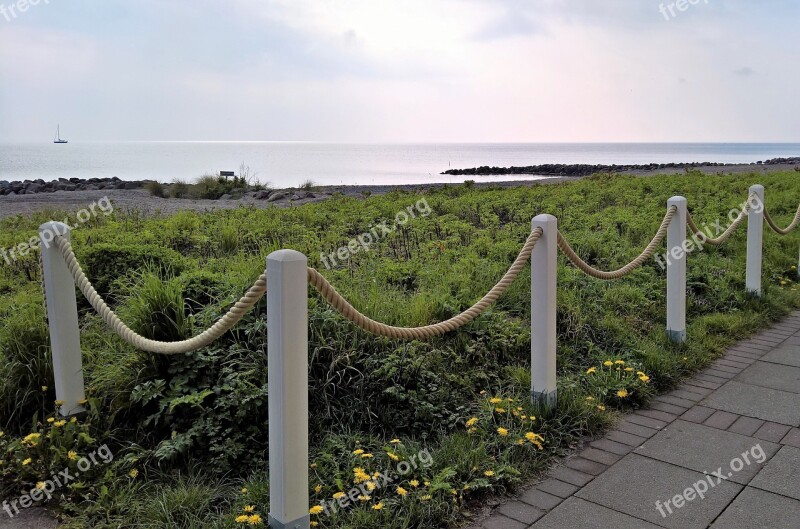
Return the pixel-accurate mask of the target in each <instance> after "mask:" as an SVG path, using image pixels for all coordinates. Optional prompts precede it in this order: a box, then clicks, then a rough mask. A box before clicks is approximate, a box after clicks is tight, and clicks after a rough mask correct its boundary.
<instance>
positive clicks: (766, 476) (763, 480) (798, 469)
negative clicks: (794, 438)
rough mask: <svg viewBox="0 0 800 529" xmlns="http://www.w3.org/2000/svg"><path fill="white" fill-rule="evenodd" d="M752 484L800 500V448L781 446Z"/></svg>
mask: <svg viewBox="0 0 800 529" xmlns="http://www.w3.org/2000/svg"><path fill="white" fill-rule="evenodd" d="M762 446H763V445H762ZM750 486H751V487H755V488H757V489H761V490H766V491H769V492H774V493H775V494H780V495H781V496H788V497H789V498H794V499H795V500H800V448H795V447H793V446H784V447H783V448H781V450H780V452H778V453H777V454H776V455H775V456H774V457H773V458H772V459H770V460H769V462H768V463H767V465H766V466H765V467H764V468H763V469H762V470H761V472H759V473H758V475H757V476H756V477H755V478H753V481H751V482H750Z"/></svg>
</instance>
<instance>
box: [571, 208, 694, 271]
mask: <svg viewBox="0 0 800 529" xmlns="http://www.w3.org/2000/svg"><path fill="white" fill-rule="evenodd" d="M677 211H678V208H677V207H675V206H672V207H671V208H669V210H668V211H667V214H666V215H664V220H663V221H661V226H660V227H659V228H658V231H657V232H656V234H655V236H654V237H653V239H652V240H651V241H650V244H648V245H647V247H646V248H645V249H644V251H643V252H642V253H640V254H639V256H638V257H637V258H636V259H634V260H633V261H631V262H630V263H628V264H626V265H625V266H623V267H622V268H619V269H617V270H612V271H610V272H606V271H604V270H599V269H597V268H595V267H593V266H592V265H590V264H589V263H587V262H586V261H584V260H583V259H581V258H580V257H579V256H578V254H576V253H575V250H573V249H572V247H571V246H570V245H569V243H568V242H567V239H566V238H565V237H564V234H562V233H561V230H559V231H558V247H559V248H560V249H561V251H562V252H564V255H566V256H567V259H569V260H570V261H571V262H572V264H574V265H575V266H576V267H578V268H579V269H580V270H581V271H582V272H583V273H585V274H586V275H588V276H591V277H595V278H597V279H604V280H609V279H619V278H621V277H625V276H626V275H628V274H630V273H631V272H632V271H634V270H635V269H637V268H639V267H640V266H641V265H642V263H644V262H645V261H646V260H647V259H649V258H651V257H652V256H653V254H654V253H655V251H656V248H658V245H659V244H661V241H662V240H663V239H664V237H665V236H666V235H667V229H668V228H669V223H670V221H672V217H674V216H675V213H676V212H677Z"/></svg>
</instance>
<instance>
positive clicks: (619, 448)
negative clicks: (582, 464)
mask: <svg viewBox="0 0 800 529" xmlns="http://www.w3.org/2000/svg"><path fill="white" fill-rule="evenodd" d="M611 433H614V432H611ZM628 435H630V434H628ZM589 445H590V446H591V447H592V448H597V449H598V450H605V451H606V452H611V453H612V454H617V455H618V456H624V455H628V454H629V453H630V452H631V450H633V449H634V447H633V446H630V445H627V444H623V443H618V442H616V441H612V440H610V439H607V438H606V439H600V440H597V441H592V442H591V443H589Z"/></svg>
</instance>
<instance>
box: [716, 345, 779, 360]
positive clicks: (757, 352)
mask: <svg viewBox="0 0 800 529" xmlns="http://www.w3.org/2000/svg"><path fill="white" fill-rule="evenodd" d="M771 349H772V348H771V347H770V348H768V349H767V351H769V350H771ZM727 352H728V353H733V354H736V355H739V356H744V357H747V358H752V359H754V360H758V359H759V358H761V357H762V356H764V352H765V351H763V350H761V349H751V348H750V347H742V346H739V345H736V346H734V347H731V348H730V349H728V351H727Z"/></svg>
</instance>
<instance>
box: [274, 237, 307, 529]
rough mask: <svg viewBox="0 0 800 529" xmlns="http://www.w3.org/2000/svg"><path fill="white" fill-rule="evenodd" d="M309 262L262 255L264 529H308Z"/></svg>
mask: <svg viewBox="0 0 800 529" xmlns="http://www.w3.org/2000/svg"><path fill="white" fill-rule="evenodd" d="M307 265H308V260H307V259H306V256H305V255H303V254H301V253H300V252H296V251H294V250H279V251H277V252H273V253H271V254H269V256H267V362H268V369H269V375H268V381H269V397H268V401H269V494H270V502H269V508H270V513H269V526H270V527H271V528H272V529H308V528H309V527H310V524H311V522H310V516H309V512H308V509H309V504H308V501H309V494H308V420H309V417H308V270H307Z"/></svg>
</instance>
